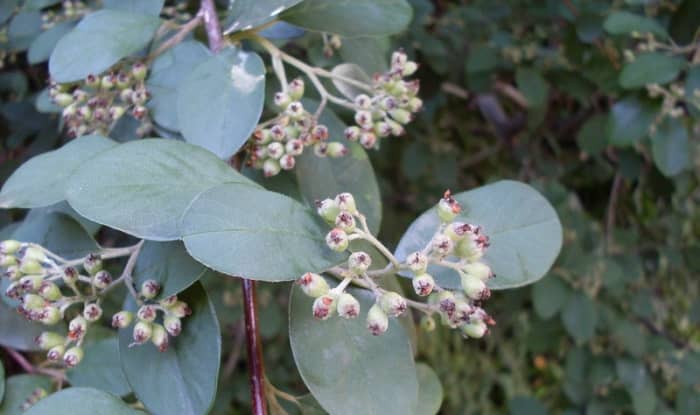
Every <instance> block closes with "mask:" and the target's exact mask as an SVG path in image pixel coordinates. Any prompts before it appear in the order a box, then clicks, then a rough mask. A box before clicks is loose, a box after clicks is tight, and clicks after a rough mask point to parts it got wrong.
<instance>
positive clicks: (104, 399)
mask: <svg viewBox="0 0 700 415" xmlns="http://www.w3.org/2000/svg"><path fill="white" fill-rule="evenodd" d="M24 414H25V415H95V414H100V415H143V413H142V412H140V411H137V410H135V409H133V408H132V407H130V406H129V405H127V404H126V403H125V402H123V401H122V400H121V399H119V398H117V397H115V396H114V395H111V394H109V393H107V392H103V391H101V390H98V389H93V388H68V389H65V390H62V391H60V392H56V393H54V394H52V395H50V396H48V397H46V398H44V399H42V400H40V401H39V402H37V403H36V404H34V405H33V406H32V407H31V408H29V410H28V411H27V412H24Z"/></svg>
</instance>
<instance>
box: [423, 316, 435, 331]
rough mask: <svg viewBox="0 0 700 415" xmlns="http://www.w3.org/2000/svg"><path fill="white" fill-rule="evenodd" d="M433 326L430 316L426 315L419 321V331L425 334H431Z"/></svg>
mask: <svg viewBox="0 0 700 415" xmlns="http://www.w3.org/2000/svg"><path fill="white" fill-rule="evenodd" d="M435 326H436V324H435V319H434V318H432V317H431V316H427V315H426V316H423V317H422V318H421V319H420V327H421V329H423V330H424V331H426V332H431V331H433V330H435Z"/></svg>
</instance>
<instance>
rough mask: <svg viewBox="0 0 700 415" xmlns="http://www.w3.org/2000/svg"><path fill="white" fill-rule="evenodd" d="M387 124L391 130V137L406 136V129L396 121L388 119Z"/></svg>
mask: <svg viewBox="0 0 700 415" xmlns="http://www.w3.org/2000/svg"><path fill="white" fill-rule="evenodd" d="M386 123H387V124H388V125H389V128H390V129H391V135H393V136H396V137H399V136H402V135H404V133H405V132H406V129H405V128H404V127H403V125H401V124H399V123H397V122H396V121H394V120H391V119H387V120H386Z"/></svg>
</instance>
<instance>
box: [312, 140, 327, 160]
mask: <svg viewBox="0 0 700 415" xmlns="http://www.w3.org/2000/svg"><path fill="white" fill-rule="evenodd" d="M314 155H315V156H316V157H326V156H327V155H328V143H326V142H321V143H316V144H314Z"/></svg>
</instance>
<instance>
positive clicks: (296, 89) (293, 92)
mask: <svg viewBox="0 0 700 415" xmlns="http://www.w3.org/2000/svg"><path fill="white" fill-rule="evenodd" d="M288 91H289V97H290V98H291V99H293V100H295V101H297V100H300V99H301V98H302V97H303V96H304V81H303V80H302V79H301V78H295V79H293V80H292V82H290V83H289V87H288Z"/></svg>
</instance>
